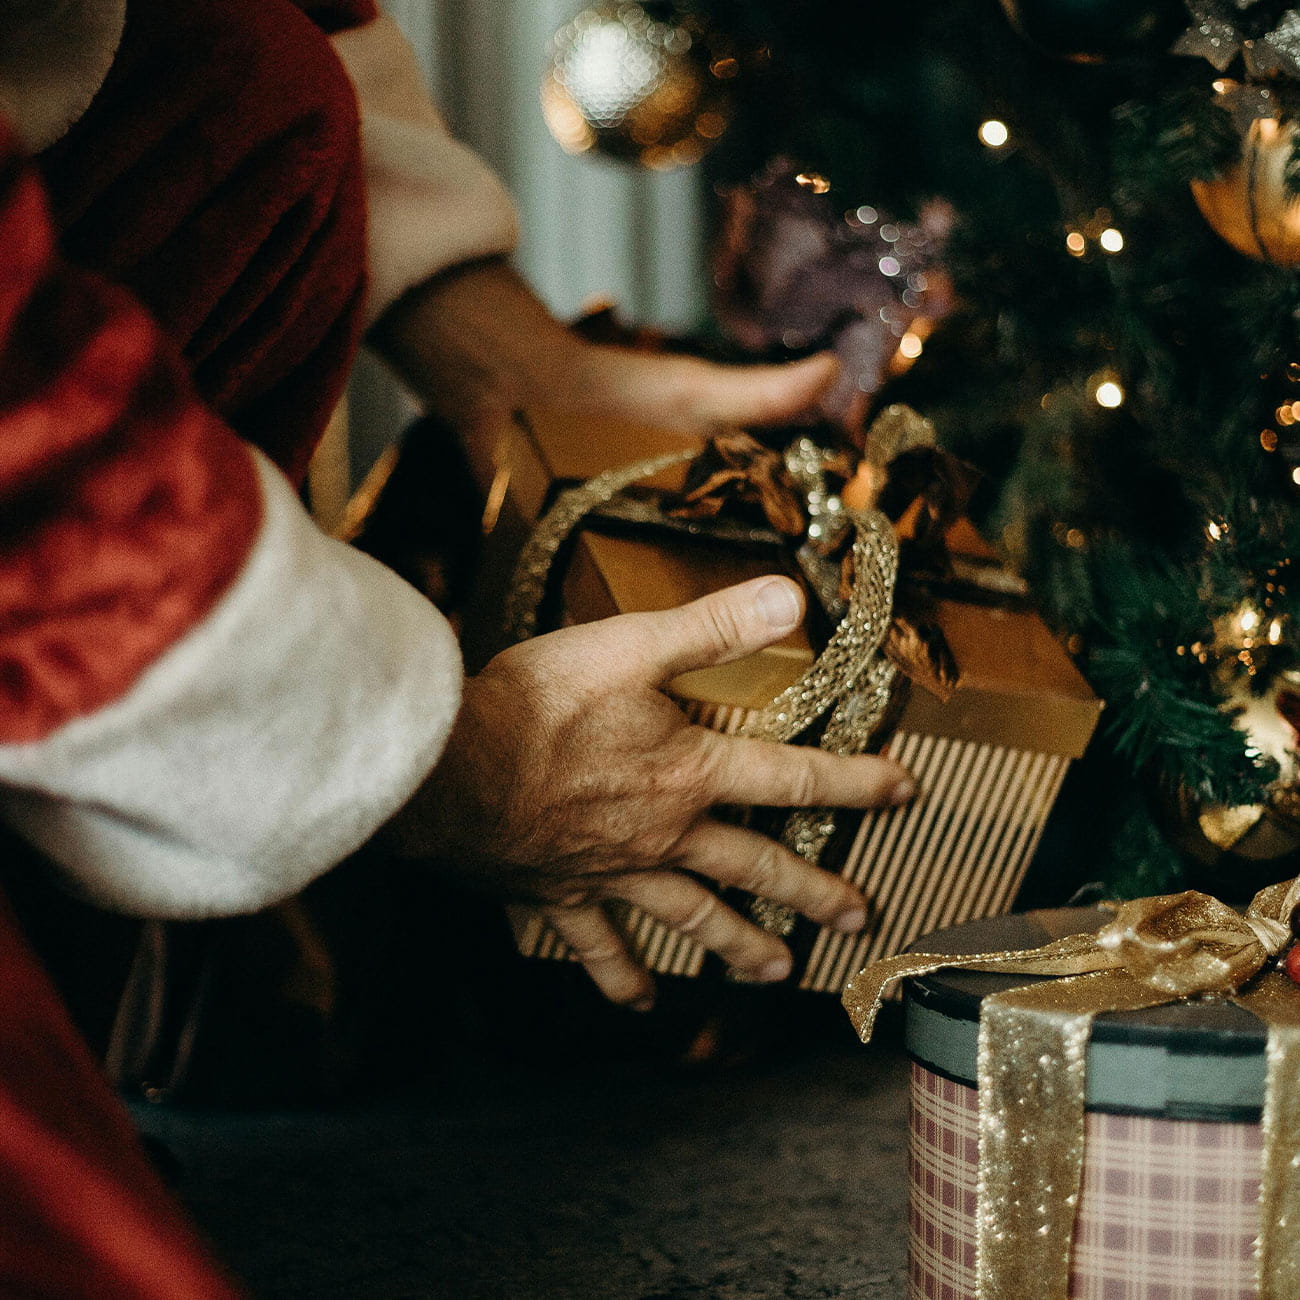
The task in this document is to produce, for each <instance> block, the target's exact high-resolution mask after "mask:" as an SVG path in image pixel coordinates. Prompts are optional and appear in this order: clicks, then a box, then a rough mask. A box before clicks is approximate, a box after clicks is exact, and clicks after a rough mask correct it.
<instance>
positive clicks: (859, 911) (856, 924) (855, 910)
mask: <svg viewBox="0 0 1300 1300" xmlns="http://www.w3.org/2000/svg"><path fill="white" fill-rule="evenodd" d="M866 923H867V909H866V908H865V907H850V908H849V909H848V911H847V912H841V913H840V914H839V916H837V917H836V918H835V919H834V920H833V921H832V922H831V926H832V928H833V929H836V930H841V931H843V933H845V934H857V932H858V931H859V930H861V929H862V927H863V926H864V925H866Z"/></svg>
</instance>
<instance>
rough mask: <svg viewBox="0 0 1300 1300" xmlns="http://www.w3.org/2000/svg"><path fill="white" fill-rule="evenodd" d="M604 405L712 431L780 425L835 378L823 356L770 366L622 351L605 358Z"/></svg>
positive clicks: (832, 364) (835, 368)
mask: <svg viewBox="0 0 1300 1300" xmlns="http://www.w3.org/2000/svg"><path fill="white" fill-rule="evenodd" d="M610 361H611V367H610V370H609V371H607V372H606V374H605V376H604V378H605V379H606V380H607V381H608V382H609V385H610V391H609V392H608V393H607V394H606V399H607V401H608V402H611V403H612V402H616V403H617V405H618V406H619V407H620V408H621V413H622V414H624V415H625V416H626V417H629V418H633V419H638V420H641V421H643V422H645V423H651V424H655V425H660V426H664V425H671V426H673V427H674V428H678V429H681V430H682V431H683V432H687V433H710V432H712V431H713V429H714V428H716V427H717V426H718V425H720V424H722V425H737V424H738V425H746V424H759V425H762V424H780V423H781V422H782V421H785V420H790V419H793V418H794V417H795V416H797V415H799V414H801V413H802V412H804V411H806V410H808V409H809V408H810V407H811V406H813V405H814V404H815V403H816V401H817V399H818V398H819V397H820V396H821V395H822V394H823V393H824V392H825V391H826V390H827V389H828V388H829V387H830V385H831V384H832V383H833V382H834V381H835V378H836V376H837V375H838V374H839V369H840V366H839V362H838V361H837V360H836V359H835V357H834V356H833V355H832V354H831V353H829V352H821V353H818V354H817V355H816V356H812V357H805V358H804V359H803V360H802V361H795V362H791V363H789V364H786V365H771V366H724V365H718V364H716V363H715V362H711V361H701V360H699V359H698V358H695V357H664V356H660V355H656V354H650V353H636V352H625V353H623V354H622V355H621V356H619V357H617V358H610Z"/></svg>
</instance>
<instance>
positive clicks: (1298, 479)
mask: <svg viewBox="0 0 1300 1300" xmlns="http://www.w3.org/2000/svg"><path fill="white" fill-rule="evenodd" d="M1291 482H1292V483H1296V484H1300V465H1297V466H1296V468H1295V469H1293V470H1292V471H1291Z"/></svg>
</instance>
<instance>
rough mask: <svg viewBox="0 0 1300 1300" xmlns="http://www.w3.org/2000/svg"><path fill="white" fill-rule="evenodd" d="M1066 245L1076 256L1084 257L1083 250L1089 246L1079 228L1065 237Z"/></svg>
mask: <svg viewBox="0 0 1300 1300" xmlns="http://www.w3.org/2000/svg"><path fill="white" fill-rule="evenodd" d="M1065 246H1066V248H1068V249H1069V250H1070V252H1072V253H1073V254H1074V255H1075V257H1082V256H1083V250H1084V249H1085V248H1087V247H1088V241H1087V240H1086V239H1084V237H1083V236H1082V235H1081V234H1080V233H1079V232H1078V231H1077V230H1072V231H1070V233H1069V234H1068V235H1066V237H1065Z"/></svg>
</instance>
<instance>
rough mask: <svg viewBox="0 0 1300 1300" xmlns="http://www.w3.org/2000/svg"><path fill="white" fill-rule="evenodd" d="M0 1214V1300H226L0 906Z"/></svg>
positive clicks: (215, 1272) (225, 1290)
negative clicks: (0, 1210) (3, 1299)
mask: <svg viewBox="0 0 1300 1300" xmlns="http://www.w3.org/2000/svg"><path fill="white" fill-rule="evenodd" d="M7 848H8V843H7V841H5V840H3V839H0V852H3V851H5V850H7ZM0 1205H3V1206H4V1212H3V1214H0V1295H4V1296H7V1297H14V1298H15V1300H16V1298H17V1297H20V1296H22V1297H28V1298H29V1300H37V1298H38V1297H55V1296H57V1297H59V1300H236V1292H235V1289H234V1287H233V1286H232V1285H231V1284H230V1283H229V1282H228V1281H227V1280H226V1279H225V1278H224V1277H223V1276H222V1275H221V1273H220V1271H219V1269H218V1267H217V1265H216V1264H215V1263H214V1262H213V1261H212V1259H211V1257H210V1255H209V1254H208V1252H207V1251H206V1249H205V1248H204V1247H203V1246H202V1245H201V1244H200V1243H199V1242H198V1240H197V1239H196V1238H195V1236H194V1233H193V1232H192V1230H191V1229H190V1228H189V1226H188V1224H187V1223H186V1221H185V1217H184V1215H183V1214H182V1213H181V1211H180V1209H179V1208H178V1207H177V1205H176V1204H175V1202H174V1201H173V1200H172V1198H171V1196H170V1195H169V1194H168V1193H167V1191H166V1190H165V1189H164V1187H163V1185H162V1183H161V1182H160V1180H159V1178H158V1175H157V1174H156V1173H155V1172H154V1170H153V1167H152V1166H151V1165H150V1163H149V1160H148V1158H147V1157H146V1155H145V1153H144V1151H143V1150H142V1149H141V1146H140V1142H139V1139H138V1138H137V1137H136V1135H135V1131H134V1129H133V1127H132V1125H131V1121H130V1119H129V1118H128V1116H127V1114H126V1112H125V1111H124V1110H123V1109H122V1105H121V1103H120V1102H119V1101H118V1100H117V1099H116V1098H115V1097H114V1096H113V1094H112V1093H111V1092H110V1091H109V1089H108V1085H107V1084H106V1083H105V1082H104V1079H103V1076H102V1075H101V1074H100V1072H99V1069H98V1067H97V1066H96V1065H95V1062H94V1060H93V1059H92V1057H91V1054H90V1052H89V1050H88V1049H87V1048H86V1046H85V1045H84V1044H83V1043H82V1042H81V1040H80V1039H79V1038H78V1036H77V1033H76V1031H75V1030H74V1029H73V1027H72V1024H71V1022H70V1021H69V1019H68V1015H67V1012H66V1011H65V1010H64V1008H63V1006H62V1004H61V1003H60V1001H59V998H58V995H57V994H56V993H55V991H54V988H53V987H52V985H51V984H50V981H49V979H48V978H47V976H46V975H45V973H44V971H42V969H41V966H40V963H39V962H38V961H37V959H36V957H35V955H34V954H33V953H32V951H31V949H30V948H29V947H28V945H27V943H26V941H25V939H24V938H23V935H22V933H21V932H20V931H19V928H18V926H17V924H16V922H15V920H14V917H13V914H12V913H11V912H10V910H9V905H8V903H7V902H6V901H5V900H4V898H2V897H0Z"/></svg>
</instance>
